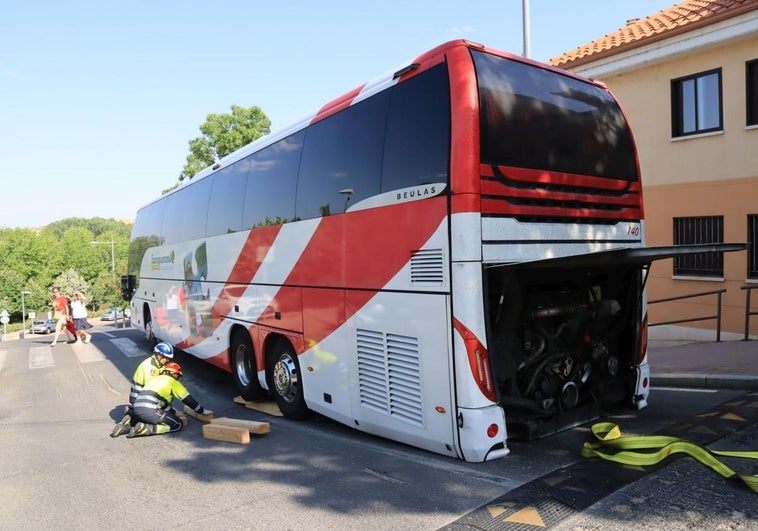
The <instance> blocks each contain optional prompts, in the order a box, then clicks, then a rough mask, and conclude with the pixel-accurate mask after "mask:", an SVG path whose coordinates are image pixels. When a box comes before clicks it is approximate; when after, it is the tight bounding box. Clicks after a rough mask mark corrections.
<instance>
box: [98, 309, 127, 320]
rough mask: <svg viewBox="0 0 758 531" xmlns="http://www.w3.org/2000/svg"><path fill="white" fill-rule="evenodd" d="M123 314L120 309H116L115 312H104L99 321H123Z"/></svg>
mask: <svg viewBox="0 0 758 531" xmlns="http://www.w3.org/2000/svg"><path fill="white" fill-rule="evenodd" d="M123 317H124V312H122V311H121V310H120V309H118V308H116V309H115V310H108V311H107V312H105V313H104V314H103V315H102V317H100V320H101V321H115V320H117V319H123Z"/></svg>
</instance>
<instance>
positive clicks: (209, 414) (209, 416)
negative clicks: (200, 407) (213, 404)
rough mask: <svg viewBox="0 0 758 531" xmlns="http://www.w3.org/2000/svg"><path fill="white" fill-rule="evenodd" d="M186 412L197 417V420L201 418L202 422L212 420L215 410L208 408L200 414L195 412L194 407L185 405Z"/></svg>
mask: <svg viewBox="0 0 758 531" xmlns="http://www.w3.org/2000/svg"><path fill="white" fill-rule="evenodd" d="M184 412H185V413H186V414H187V415H189V416H190V417H193V418H196V419H197V420H200V421H202V422H210V421H211V419H212V418H213V411H211V410H210V409H206V410H205V412H204V413H203V414H202V415H198V414H197V413H195V410H194V409H192V408H191V407H188V406H187V405H185V406H184Z"/></svg>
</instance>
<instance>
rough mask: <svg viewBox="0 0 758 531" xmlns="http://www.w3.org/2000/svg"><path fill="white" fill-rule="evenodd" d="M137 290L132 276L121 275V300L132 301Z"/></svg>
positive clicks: (135, 278)
mask: <svg viewBox="0 0 758 531" xmlns="http://www.w3.org/2000/svg"><path fill="white" fill-rule="evenodd" d="M136 289H137V277H136V276H134V275H121V298H122V299H124V300H125V301H130V300H132V296H133V295H134V291H135V290H136Z"/></svg>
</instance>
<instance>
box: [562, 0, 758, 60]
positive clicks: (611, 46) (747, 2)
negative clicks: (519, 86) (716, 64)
mask: <svg viewBox="0 0 758 531" xmlns="http://www.w3.org/2000/svg"><path fill="white" fill-rule="evenodd" d="M754 9H758V0H685V1H683V2H679V3H678V4H676V5H674V6H671V7H669V8H668V9H663V10H661V11H660V12H658V13H656V14H655V15H650V16H649V17H647V18H644V19H641V20H638V21H635V22H631V23H630V24H628V25H626V26H624V27H623V28H621V29H618V30H616V31H614V32H613V33H610V34H608V35H606V36H605V37H602V38H600V39H596V40H594V41H592V42H590V43H587V44H584V45H582V46H579V47H578V48H575V49H573V50H571V51H568V52H566V53H564V54H562V55H559V56H558V57H554V58H552V59H550V60H549V61H548V64H551V65H553V66H558V67H561V68H572V67H575V66H579V65H581V64H584V63H589V62H591V61H594V60H596V59H600V58H602V57H606V56H609V55H614V54H617V53H621V52H623V51H626V50H629V49H631V48H637V47H639V46H644V45H646V44H649V43H651V42H655V41H657V40H660V39H665V38H667V37H671V36H674V35H676V34H678V33H683V32H687V31H692V30H695V29H697V28H700V27H703V26H707V25H710V24H714V23H716V22H719V21H721V20H724V19H727V18H731V17H735V16H737V15H741V14H742V13H746V12H748V11H752V10H754Z"/></svg>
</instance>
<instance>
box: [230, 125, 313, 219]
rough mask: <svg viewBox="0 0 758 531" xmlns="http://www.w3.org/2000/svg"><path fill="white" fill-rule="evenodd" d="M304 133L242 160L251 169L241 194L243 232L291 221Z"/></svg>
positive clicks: (293, 212)
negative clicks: (242, 197)
mask: <svg viewBox="0 0 758 531" xmlns="http://www.w3.org/2000/svg"><path fill="white" fill-rule="evenodd" d="M304 137H305V131H304V130H303V131H298V132H297V133H294V134H292V135H290V136H288V137H287V138H283V139H282V140H280V141H278V142H277V143H276V144H272V145H270V146H268V147H266V148H263V149H262V150H260V151H258V152H256V153H253V154H252V155H250V156H248V157H247V158H246V159H245V160H246V161H247V164H248V165H249V167H250V171H249V172H248V174H247V185H246V187H245V190H244V194H241V195H244V198H245V207H244V212H243V217H242V228H243V229H252V228H255V227H265V226H267V225H278V224H280V223H287V222H289V221H293V219H294V217H295V186H296V184H297V170H298V167H299V165H300V155H301V153H302V149H303V138H304Z"/></svg>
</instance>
